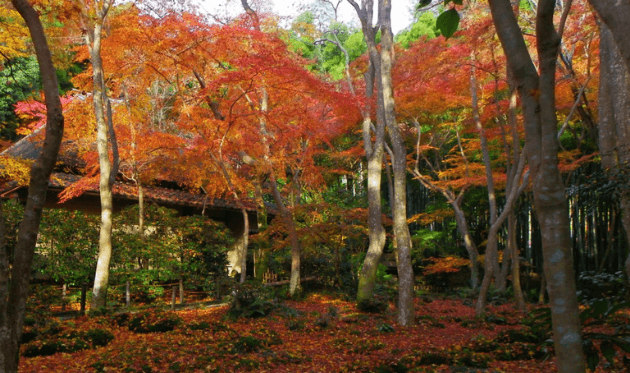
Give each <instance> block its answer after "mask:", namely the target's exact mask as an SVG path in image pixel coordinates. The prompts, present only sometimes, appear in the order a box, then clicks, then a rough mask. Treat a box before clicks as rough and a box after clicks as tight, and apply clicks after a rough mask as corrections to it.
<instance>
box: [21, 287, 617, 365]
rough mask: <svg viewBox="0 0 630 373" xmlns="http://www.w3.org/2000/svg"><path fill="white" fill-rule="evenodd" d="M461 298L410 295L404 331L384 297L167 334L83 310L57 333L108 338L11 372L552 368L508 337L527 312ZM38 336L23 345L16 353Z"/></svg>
mask: <svg viewBox="0 0 630 373" xmlns="http://www.w3.org/2000/svg"><path fill="white" fill-rule="evenodd" d="M465 303H466V302H464V301H463V300H461V299H447V298H434V299H428V298H425V299H424V300H418V303H417V304H416V320H417V324H416V325H415V326H413V327H406V328H405V327H400V326H397V324H396V315H395V309H394V305H393V304H390V305H389V309H388V310H386V311H385V312H383V313H380V314H373V313H363V312H359V311H358V310H357V308H356V306H355V304H354V303H352V302H349V301H344V300H340V299H338V298H336V297H332V296H328V295H318V294H312V295H309V296H308V297H306V299H304V300H301V301H283V302H282V303H281V304H280V305H279V306H278V307H277V308H275V309H274V310H273V311H272V312H271V313H270V314H269V315H267V316H264V317H258V318H245V317H241V318H236V319H234V318H230V317H228V316H227V315H228V306H222V307H212V308H199V309H192V310H181V311H177V312H176V313H177V315H178V316H179V319H180V322H179V323H178V325H177V326H175V327H174V329H173V330H171V331H167V332H145V333H138V332H132V331H130V329H131V327H130V326H129V325H131V323H129V324H128V325H125V324H124V323H120V320H121V317H119V316H118V317H117V316H116V315H114V316H112V315H110V316H100V317H82V318H79V319H75V320H71V321H63V322H61V324H59V325H57V326H56V330H57V333H60V334H61V337H63V335H64V333H65V335H66V336H70V335H71V334H72V330H83V331H86V330H90V329H104V330H108V331H110V332H111V334H112V335H113V336H114V339H113V340H112V341H111V342H109V344H107V345H106V346H103V347H98V348H95V349H86V350H81V351H77V352H73V353H66V352H58V353H54V354H52V355H49V356H35V357H25V356H22V357H21V358H20V372H23V373H26V372H44V371H45V372H247V371H250V372H510V373H518V372H555V371H557V369H556V367H555V363H554V361H555V360H554V358H553V357H548V356H545V355H546V349H547V348H550V347H544V346H543V347H541V346H540V345H539V344H537V343H536V344H535V343H525V342H517V341H516V340H517V339H518V337H517V336H519V335H521V336H523V335H524V336H527V335H531V334H532V333H534V334H535V330H533V329H531V328H529V329H528V328H527V327H526V326H524V324H527V320H526V318H527V315H526V314H524V313H522V312H517V311H514V309H513V306H512V305H511V304H506V305H501V306H489V309H488V311H489V312H488V314H487V316H486V317H485V318H484V319H479V318H475V317H474V310H473V308H472V306H468V305H465ZM157 314H158V316H155V317H156V318H158V317H159V314H162V316H164V315H167V316H168V315H169V314H170V312H162V313H161V312H159V311H158V312H157ZM116 320H118V321H116ZM143 322H146V323H149V321H147V320H145V321H143ZM120 325H122V326H120ZM60 331H61V332H60ZM516 331H518V332H516ZM61 337H60V338H61ZM44 343H45V341H42V340H35V341H31V342H30V343H26V344H24V345H23V346H22V353H23V354H24V351H25V349H27V348H29V346H31V350H32V349H33V347H32V346H33V345H36V346H39V347H38V348H43V347H42V346H43V344H44ZM67 343H71V342H67ZM72 343H74V342H72ZM618 360H620V358H616V360H615V364H614V365H612V366H609V367H608V368H607V369H606V370H604V368H603V363H600V364H599V367H598V370H597V371H598V372H600V371H601V372H604V371H606V372H610V371H615V372H622V371H623V372H625V371H626V370H625V369H624V368H623V366H622V364H621V361H618Z"/></svg>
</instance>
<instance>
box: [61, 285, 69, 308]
mask: <svg viewBox="0 0 630 373" xmlns="http://www.w3.org/2000/svg"><path fill="white" fill-rule="evenodd" d="M67 292H68V284H66V283H64V284H63V287H62V288H61V311H65V310H66V302H67V299H66V295H67Z"/></svg>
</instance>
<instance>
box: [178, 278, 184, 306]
mask: <svg viewBox="0 0 630 373" xmlns="http://www.w3.org/2000/svg"><path fill="white" fill-rule="evenodd" d="M179 304H184V278H180V279H179Z"/></svg>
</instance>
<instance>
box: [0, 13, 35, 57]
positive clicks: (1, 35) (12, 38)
mask: <svg viewBox="0 0 630 373" xmlns="http://www.w3.org/2000/svg"><path fill="white" fill-rule="evenodd" d="M28 36H29V34H28V29H27V28H26V26H25V25H24V24H23V22H22V18H21V17H20V15H19V13H18V12H17V11H15V10H13V9H10V8H8V6H7V5H6V4H5V2H0V56H2V58H3V59H5V58H13V57H26V56H27V54H26V53H25V52H26V42H27V41H28Z"/></svg>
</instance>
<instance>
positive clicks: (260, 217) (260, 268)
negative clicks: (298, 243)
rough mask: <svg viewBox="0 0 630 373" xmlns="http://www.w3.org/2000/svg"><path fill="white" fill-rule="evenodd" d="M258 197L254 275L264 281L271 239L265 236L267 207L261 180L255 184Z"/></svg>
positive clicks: (267, 267)
mask: <svg viewBox="0 0 630 373" xmlns="http://www.w3.org/2000/svg"><path fill="white" fill-rule="evenodd" d="M254 193H255V197H256V221H257V224H258V254H257V256H256V260H254V276H255V277H256V279H257V280H259V281H262V279H263V275H264V274H265V273H266V272H267V270H268V269H269V256H270V251H269V239H268V238H267V237H266V236H265V231H266V230H267V226H268V224H267V208H266V207H265V201H264V200H263V190H262V185H261V183H260V182H257V183H256V186H255V191H254Z"/></svg>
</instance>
